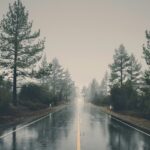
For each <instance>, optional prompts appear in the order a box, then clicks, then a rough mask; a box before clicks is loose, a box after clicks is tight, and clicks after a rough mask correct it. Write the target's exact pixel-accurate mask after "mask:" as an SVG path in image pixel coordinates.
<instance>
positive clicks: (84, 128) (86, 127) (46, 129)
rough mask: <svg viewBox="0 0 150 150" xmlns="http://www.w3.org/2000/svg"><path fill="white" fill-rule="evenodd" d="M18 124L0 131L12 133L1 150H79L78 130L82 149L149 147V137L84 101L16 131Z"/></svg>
mask: <svg viewBox="0 0 150 150" xmlns="http://www.w3.org/2000/svg"><path fill="white" fill-rule="evenodd" d="M78 122H79V126H78V125H77V124H78ZM19 127H21V125H19V126H16V127H13V128H12V129H11V128H9V129H8V130H3V131H1V132H0V133H1V136H2V135H5V134H7V133H9V134H8V135H7V136H5V137H3V138H1V139H0V150H79V148H78V147H77V145H78V141H79V139H78V138H79V137H78V136H77V135H78V134H77V133H78V132H80V133H79V135H80V149H81V150H150V136H147V135H144V134H142V133H140V132H138V131H136V130H134V129H132V128H130V127H128V126H125V125H123V124H121V123H119V122H117V121H116V120H113V119H112V118H111V117H110V116H108V115H107V114H104V113H102V112H100V111H99V110H98V109H96V108H95V107H92V106H91V105H90V104H83V103H82V102H81V101H80V102H79V103H78V105H69V106H68V107H66V108H65V109H63V110H61V111H59V112H57V113H54V114H49V115H48V116H47V117H45V118H43V119H42V120H40V121H37V122H35V123H33V124H31V125H29V126H26V127H24V128H22V129H19V130H17V129H18V128H19ZM79 128H80V130H79ZM13 130H14V131H15V130H17V131H16V132H12V131H13ZM11 132H12V133H11Z"/></svg>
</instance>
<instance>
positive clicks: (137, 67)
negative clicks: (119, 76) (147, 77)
mask: <svg viewBox="0 0 150 150" xmlns="http://www.w3.org/2000/svg"><path fill="white" fill-rule="evenodd" d="M128 74H129V81H131V84H132V85H133V86H135V87H136V86H138V84H139V83H140V81H141V80H140V79H141V64H140V63H138V61H137V59H136V58H135V56H134V55H133V54H131V56H130V60H129V67H128Z"/></svg>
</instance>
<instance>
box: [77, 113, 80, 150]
mask: <svg viewBox="0 0 150 150" xmlns="http://www.w3.org/2000/svg"><path fill="white" fill-rule="evenodd" d="M77 150H80V120H79V114H78V120H77Z"/></svg>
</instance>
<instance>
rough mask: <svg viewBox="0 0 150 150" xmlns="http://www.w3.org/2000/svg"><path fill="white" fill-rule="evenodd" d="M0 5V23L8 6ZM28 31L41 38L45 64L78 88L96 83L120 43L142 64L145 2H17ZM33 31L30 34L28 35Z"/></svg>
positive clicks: (149, 23)
mask: <svg viewBox="0 0 150 150" xmlns="http://www.w3.org/2000/svg"><path fill="white" fill-rule="evenodd" d="M13 1H14V0H0V20H1V19H2V16H3V14H5V13H6V11H7V10H8V3H10V2H13ZM23 2H24V4H25V6H26V9H27V10H29V15H30V16H29V17H30V19H31V20H33V23H34V29H39V28H40V29H41V37H46V44H45V52H46V55H47V58H48V60H49V61H51V60H52V58H54V57H57V58H58V59H59V61H60V64H62V65H63V66H64V67H65V68H67V69H69V71H70V73H71V74H72V78H73V80H74V81H75V82H76V83H77V85H78V86H80V87H81V86H83V85H87V84H88V83H89V82H90V80H91V79H92V78H94V77H95V78H97V79H98V81H100V80H101V79H102V78H103V76H104V73H105V71H106V70H108V64H110V63H111V62H112V57H113V54H114V49H115V48H118V47H119V45H120V44H124V45H125V47H126V49H127V50H128V52H129V53H131V52H132V53H134V54H135V55H136V56H137V57H138V59H139V61H140V62H142V63H143V65H144V60H143V58H142V45H143V43H145V42H146V39H145V30H146V29H149V30H150V9H149V6H150V1H149V0H23ZM33 31H34V30H33Z"/></svg>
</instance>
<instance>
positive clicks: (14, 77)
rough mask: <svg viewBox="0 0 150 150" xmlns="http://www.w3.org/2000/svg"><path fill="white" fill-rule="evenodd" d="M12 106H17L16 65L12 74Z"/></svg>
mask: <svg viewBox="0 0 150 150" xmlns="http://www.w3.org/2000/svg"><path fill="white" fill-rule="evenodd" d="M13 104H14V105H15V106H17V71H16V65H15V66H14V74H13Z"/></svg>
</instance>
